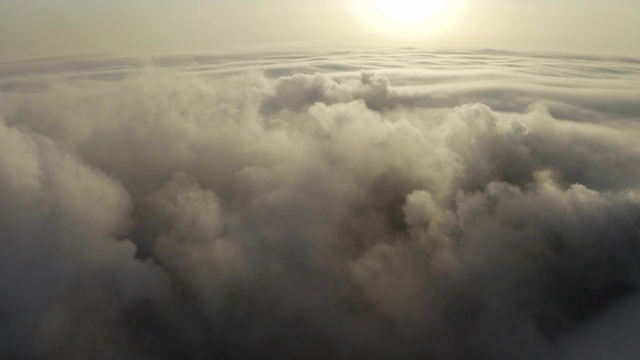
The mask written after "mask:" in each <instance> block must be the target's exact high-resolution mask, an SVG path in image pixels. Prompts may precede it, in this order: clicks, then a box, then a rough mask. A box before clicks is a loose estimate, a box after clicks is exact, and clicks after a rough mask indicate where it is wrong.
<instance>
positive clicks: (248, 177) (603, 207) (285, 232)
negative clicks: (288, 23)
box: [0, 50, 640, 359]
mask: <svg viewBox="0 0 640 360" xmlns="http://www.w3.org/2000/svg"><path fill="white" fill-rule="evenodd" d="M407 51H409V50H407ZM365 55H366V54H361V55H356V54H351V53H347V54H333V55H331V56H332V57H331V58H330V59H331V60H330V61H327V62H326V63H322V62H317V61H314V60H313V59H309V58H305V57H295V56H294V57H291V58H287V57H283V56H276V55H273V57H272V58H268V57H266V58H267V59H270V61H267V65H264V67H261V66H262V65H259V64H258V63H253V62H252V60H251V58H249V57H240V58H239V59H240V60H244V61H246V62H247V63H246V65H244V66H245V67H244V68H242V69H243V70H246V71H238V63H237V62H234V61H232V60H230V59H224V61H222V60H220V59H218V58H215V57H204V56H195V55H193V56H191V55H189V56H187V55H185V56H184V57H172V58H168V59H164V58H159V59H152V61H151V64H155V65H150V66H146V67H144V66H138V65H135V64H136V61H138V60H135V59H117V60H116V59H111V60H109V59H102V60H100V61H97V60H96V61H90V60H85V62H83V63H82V64H83V65H82V66H73V65H71V63H72V61H71V60H69V62H70V63H69V64H67V66H68V67H70V68H72V69H75V70H72V71H71V72H70V73H65V74H66V75H59V78H58V79H52V78H51V76H52V75H51V74H56V73H57V74H62V72H60V70H59V68H60V66H62V65H60V64H55V66H54V70H46V69H47V67H46V64H44V63H43V64H40V65H37V66H36V64H33V66H35V67H39V68H40V69H41V70H39V71H40V75H38V76H36V75H34V78H26V77H25V76H24V75H23V72H24V69H17V68H16V66H17V65H16V64H8V65H5V68H4V69H5V73H4V74H5V75H4V79H0V86H2V89H3V91H4V93H3V98H4V101H3V110H2V112H0V114H1V116H2V123H1V124H0V195H1V198H2V199H3V201H2V203H1V205H0V246H2V249H3V251H2V252H0V260H1V261H0V267H1V270H2V271H0V294H2V297H0V321H2V322H3V324H5V325H7V326H2V330H0V335H1V336H0V341H1V343H2V347H0V348H2V349H5V350H3V351H4V352H3V353H1V355H2V356H5V357H6V356H9V357H27V356H32V357H36V358H57V357H64V358H86V357H95V356H98V357H102V358H113V357H118V358H127V357H128V358H150V359H151V358H156V359H171V358H193V359H198V358H212V357H213V358H229V359H236V358H279V359H282V358H314V357H317V358H325V359H339V358H346V357H357V358H365V359H388V358H391V357H401V358H407V359H423V358H433V359H465V358H471V357H473V358H478V359H496V358H506V359H510V358H518V359H528V358H531V359H539V358H549V359H564V358H566V359H572V358H580V355H579V354H580V351H577V350H575V349H577V348H578V347H580V346H590V347H594V348H597V347H606V346H609V345H610V344H612V340H611V338H609V337H606V336H599V335H598V334H599V333H598V329H607V331H611V332H613V333H618V332H617V331H619V330H618V329H629V328H630V326H631V325H629V324H628V323H625V322H624V321H622V320H620V318H621V317H623V316H619V315H616V314H617V313H616V310H617V309H622V308H623V307H624V306H621V305H618V304H620V301H623V302H624V301H627V302H630V303H634V301H635V300H633V299H635V295H634V293H635V292H636V290H637V289H638V285H639V278H638V275H639V274H640V269H638V265H637V264H636V263H637V261H635V259H637V257H638V255H640V254H638V245H637V243H638V241H639V240H640V238H639V234H640V225H638V222H637V218H638V216H640V195H639V193H638V184H639V181H640V149H639V148H638V146H637V144H636V143H637V141H636V139H637V138H638V136H639V135H640V133H639V132H640V128H638V127H637V125H636V124H635V123H634V121H637V118H638V116H640V113H638V112H636V111H635V110H634V108H633V106H631V107H627V108H625V106H623V105H621V104H630V102H629V96H630V95H628V94H627V91H631V92H634V91H635V92H637V91H638V89H636V88H633V85H632V84H631V83H629V82H625V81H624V80H623V79H622V77H617V76H618V75H612V73H610V72H604V71H600V72H597V73H593V72H592V71H591V70H592V69H593V68H594V67H596V65H597V64H595V63H594V62H597V61H600V62H601V63H606V64H611V63H616V64H618V66H620V67H624V68H628V69H635V67H637V63H632V62H624V61H623V60H621V59H590V60H584V61H591V63H589V64H590V66H591V67H588V68H587V69H582V70H580V71H578V70H576V71H578V72H577V74H573V75H567V74H566V73H565V74H563V71H562V69H566V68H562V69H560V68H552V69H551V70H549V69H548V68H547V67H546V66H544V63H545V61H548V62H552V63H553V64H556V65H558V66H560V65H562V64H564V65H563V66H565V67H571V66H572V65H570V64H569V65H567V64H568V63H567V60H566V59H563V58H552V57H550V56H546V57H542V58H536V57H535V56H528V55H527V54H513V53H509V54H503V53H499V54H493V53H488V52H477V53H456V54H439V55H438V56H439V58H438V56H436V55H437V54H436V55H434V56H433V57H427V56H426V55H425V58H424V59H423V60H421V61H427V62H430V64H429V65H431V66H439V67H440V69H439V70H438V71H432V70H428V69H429V68H426V69H427V70H425V67H423V66H422V65H419V64H418V65H417V64H415V63H414V64H411V65H406V66H405V67H400V66H399V65H397V62H396V60H397V59H396V58H395V57H394V56H392V54H386V55H385V54H377V55H376V56H377V57H376V58H375V64H376V65H377V66H376V67H377V68H379V69H380V71H379V72H378V73H374V72H371V71H355V72H354V71H353V69H352V68H339V67H337V65H338V64H349V63H356V62H357V61H361V62H362V63H366V59H367V57H366V56H365ZM411 55H415V54H411ZM358 56H362V57H361V58H360V57H358ZM496 57H503V58H502V61H503V63H505V64H507V65H508V64H519V63H521V62H525V65H527V66H523V67H522V69H524V70H522V72H519V73H517V74H518V75H519V76H520V78H518V81H519V83H518V84H513V83H508V84H499V83H496V87H497V88H500V89H501V90H500V91H496V90H495V89H493V88H491V89H488V88H484V89H483V88H480V87H478V86H477V83H476V80H473V81H470V82H466V81H465V80H463V79H461V78H459V77H455V75H453V74H452V73H453V72H456V71H461V70H465V69H468V70H469V71H470V72H469V73H468V75H469V77H473V78H474V79H477V81H480V80H481V79H483V78H485V79H486V74H481V73H476V72H474V71H472V70H470V69H473V68H474V67H475V66H477V65H478V63H475V62H474V61H478V62H479V64H481V65H482V64H490V63H491V62H492V61H493V60H496ZM370 58H371V57H369V59H370ZM415 59H419V58H418V57H416V58H415ZM236 60H238V59H236ZM465 61H470V62H471V64H470V65H469V66H470V67H469V68H465V67H464V66H462V65H461V67H457V68H454V67H453V65H452V64H454V63H460V64H465ZM221 62H222V64H223V65H221ZM139 63H140V62H138V64H139ZM167 64H168V65H167ZM134 65H135V66H134ZM21 66H22V65H21ZM394 66H397V67H398V68H397V69H396V70H389V69H394ZM493 66H495V69H497V70H500V71H499V72H497V74H498V76H506V75H507V74H509V72H510V71H512V70H509V69H510V67H509V66H506V67H504V68H501V67H499V66H497V65H495V64H494V65H493ZM63 68H64V66H63ZM105 68H106V69H108V70H105ZM325 68H326V69H325ZM194 69H198V70H197V71H196V70H194ZM286 69H289V72H288V73H286V74H282V75H281V74H279V72H281V71H284V70H286ZM328 69H332V70H331V71H329V70H328ZM454 70H455V71H454ZM542 70H548V71H550V72H552V74H551V75H548V74H547V75H545V73H544V71H542ZM574 70H575V69H574ZM47 71H50V72H51V73H47ZM105 71H108V72H109V73H110V75H109V76H108V77H104V76H103V75H104V72H105ZM332 71H333V72H332ZM531 71H533V72H537V73H538V74H539V75H540V76H542V77H543V80H532V81H537V82H539V83H536V84H533V85H532V84H528V83H527V82H526V81H525V79H534V78H535V77H534V76H532V75H531V74H529V73H528V72H531ZM265 74H266V75H265ZM275 74H277V75H275ZM594 74H595V75H599V76H592V77H591V78H589V76H590V75H594ZM626 74H627V75H628V74H629V73H626ZM438 76H442V78H441V79H440V80H437V77H438ZM451 76H453V77H451ZM545 76H547V77H545ZM603 77H604V78H607V79H608V80H606V81H604V80H602V78H603ZM549 79H553V80H554V81H556V82H558V84H566V85H571V84H576V83H589V82H590V81H591V83H590V84H591V85H593V86H594V87H595V86H596V85H598V84H599V85H600V86H601V87H602V88H603V89H604V90H602V93H601V96H600V97H599V98H598V99H599V100H598V101H599V102H598V103H596V104H594V103H593V102H591V100H590V99H591V98H590V97H589V96H591V95H588V94H587V93H586V92H585V91H583V89H581V88H580V86H564V87H563V86H560V85H557V84H555V85H554V84H550V83H547V84H542V83H544V82H545V81H548V80H549ZM589 79H591V80H589ZM438 81H440V83H438ZM487 81H489V82H490V80H487ZM549 81H550V80H549ZM8 82H10V83H11V85H10V86H8V85H7V84H8ZM396 82H397V84H398V85H397V86H396V85H395V84H396ZM34 83H38V84H41V85H42V86H38V87H34V86H32V85H33V84H34ZM516 85H517V86H518V87H519V88H520V91H519V92H512V91H508V90H509V89H512V88H513V87H514V86H516ZM605 85H606V86H605ZM541 89H542V90H541ZM624 89H626V90H624ZM594 93H595V91H594ZM585 94H587V95H588V96H587V95H585ZM595 97H596V95H593V98H595ZM474 99H475V101H474ZM480 100H482V103H479V102H477V101H480ZM514 104H515V105H514ZM558 109H563V111H564V112H563V114H565V115H566V114H569V115H571V116H562V117H559V116H558V113H559V112H558V111H559V110H558ZM625 304H626V303H625ZM628 306H629V307H630V308H633V306H632V305H628ZM623 310H624V309H623ZM623 310H617V311H618V313H624V311H623ZM629 311H632V310H629ZM608 314H610V315H608ZM616 316H617V317H616ZM602 317H604V318H606V319H608V320H599V319H600V318H602ZM592 329H596V330H592ZM594 334H595V335H594ZM616 346H618V348H619V349H620V351H619V352H618V353H620V354H624V353H625V352H626V353H628V351H629V350H628V347H627V345H625V343H618V345H616ZM621 356H622V355H621Z"/></svg>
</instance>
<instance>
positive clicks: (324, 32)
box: [0, 0, 640, 60]
mask: <svg viewBox="0 0 640 360" xmlns="http://www.w3.org/2000/svg"><path fill="white" fill-rule="evenodd" d="M372 3H374V1H373V0H372V1H369V0H323V1H309V0H246V1H241V2H240V1H231V0H215V1H214V0H208V1H207V0H185V1H177V0H159V1H151V0H140V1H125V0H103V1H97V0H94V1H80V0H56V1H45V0H3V1H1V2H0V49H2V51H1V52H0V53H1V55H0V60H12V59H23V58H34V57H46V56H59V55H71V54H87V53H91V54H93V53H129V52H142V51H162V50H170V49H186V48H230V47H255V46H301V45H304V46H311V47H314V46H328V47H331V46H333V47H340V48H349V47H355V46H387V45H394V44H412V45H425V46H431V47H437V48H441V47H474V48H478V47H499V48H526V49H559V50H578V51H582V52H586V51H598V52H606V53H637V52H638V49H640V34H639V32H638V31H636V29H635V27H636V26H637V25H636V24H637V23H638V22H640V2H638V1H633V0H608V1H602V0H567V1H562V2H559V1H549V0H540V1H532V0H509V1H507V0H483V1H474V0H449V1H448V5H447V6H448V7H450V8H455V9H452V10H451V11H449V12H450V14H449V15H448V18H447V19H446V21H444V20H443V19H442V17H443V16H440V15H439V16H436V17H434V18H431V19H428V20H427V21H426V23H427V24H428V23H435V22H438V21H440V22H443V21H444V22H446V24H441V25H442V26H439V27H438V30H437V31H434V29H433V26H431V25H429V26H424V27H416V28H411V29H404V30H402V31H398V29H394V26H386V25H384V24H381V23H380V22H379V21H378V22H377V23H376V20H375V19H374V17H375V16H374V15H372V14H371V13H367V11H366V10H363V8H366V7H367V6H368V7H371V4H372ZM439 17H440V18H439ZM387 25H388V24H387Z"/></svg>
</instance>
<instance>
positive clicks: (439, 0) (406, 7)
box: [374, 0, 447, 23]
mask: <svg viewBox="0 0 640 360" xmlns="http://www.w3.org/2000/svg"><path fill="white" fill-rule="evenodd" d="M446 5H447V0H374V6H375V8H376V9H377V10H378V11H379V12H380V13H381V14H382V15H384V16H386V17H388V18H390V19H392V20H394V21H398V22H401V23H417V22H421V21H424V20H427V19H429V18H431V17H433V16H435V15H437V14H438V13H439V12H440V11H442V10H443V9H444V8H445V6H446Z"/></svg>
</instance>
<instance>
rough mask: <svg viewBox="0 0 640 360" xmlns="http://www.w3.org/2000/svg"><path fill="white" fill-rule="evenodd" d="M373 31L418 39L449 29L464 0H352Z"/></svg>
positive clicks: (458, 15)
mask: <svg viewBox="0 0 640 360" xmlns="http://www.w3.org/2000/svg"><path fill="white" fill-rule="evenodd" d="M352 1H353V3H354V5H355V9H356V10H357V12H358V14H359V15H360V17H361V19H362V20H363V22H364V24H365V25H366V26H368V27H369V29H370V30H372V31H373V32H374V33H376V34H380V35H389V36H394V37H397V38H404V39H417V38H422V37H424V36H429V35H434V34H437V33H443V32H446V31H448V30H449V29H451V28H452V27H453V26H454V25H455V23H456V20H457V19H458V18H459V17H460V13H461V10H462V8H463V4H464V2H465V0H352Z"/></svg>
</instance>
